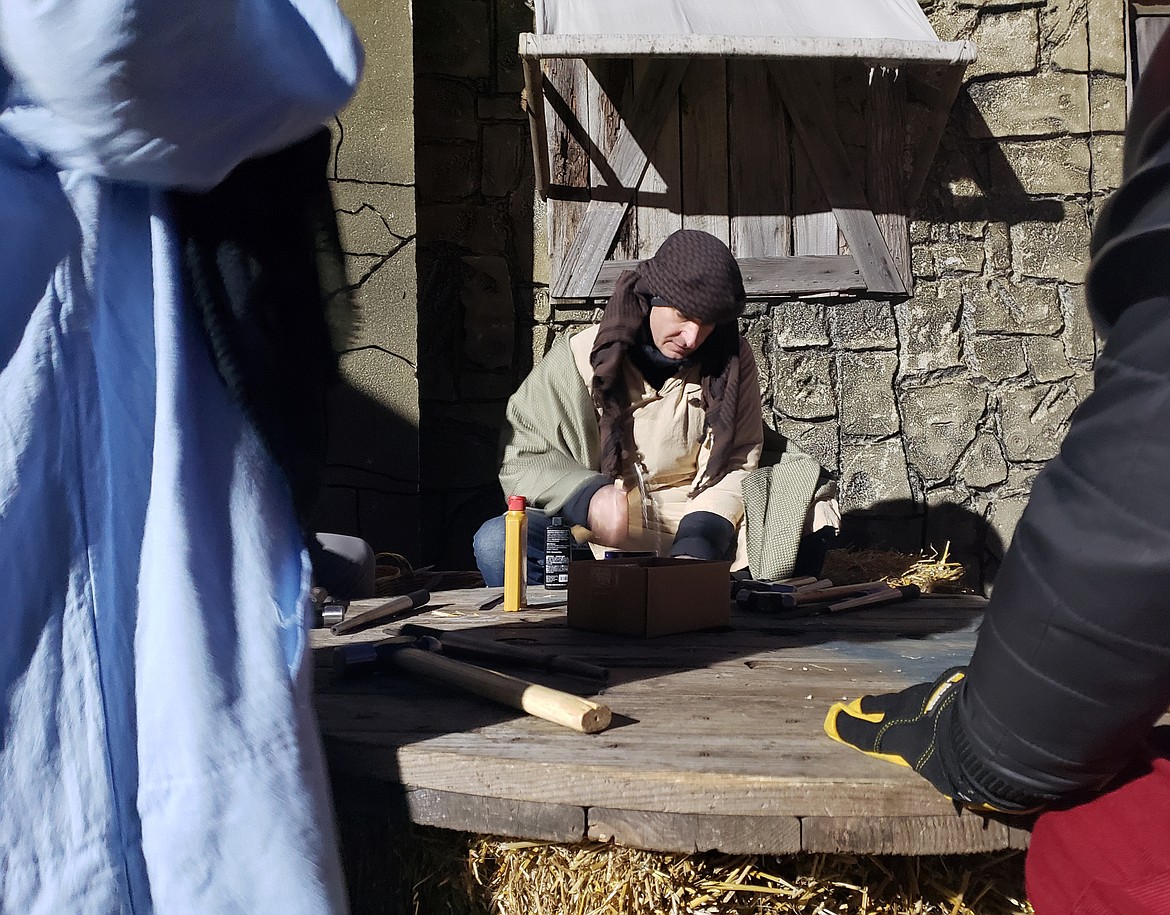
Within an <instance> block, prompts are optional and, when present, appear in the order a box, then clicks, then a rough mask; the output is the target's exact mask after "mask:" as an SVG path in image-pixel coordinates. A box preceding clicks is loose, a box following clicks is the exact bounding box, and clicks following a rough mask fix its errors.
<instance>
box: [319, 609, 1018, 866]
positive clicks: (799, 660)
mask: <svg viewBox="0 0 1170 915" xmlns="http://www.w3.org/2000/svg"><path fill="white" fill-rule="evenodd" d="M498 593H499V590H498V589H476V590H468V591H450V592H439V593H437V594H435V595H434V597H433V600H432V602H431V604H430V605H429V606H428V607H426V608H424V609H423V610H422V611H416V613H415V615H413V616H411V617H410V619H411V621H413V622H418V623H423V624H425V625H428V626H434V627H442V628H459V629H465V630H467V631H469V632H474V633H475V634H476V635H480V636H486V637H490V638H493V639H502V640H507V641H511V642H514V643H516V644H525V645H532V646H536V647H540V648H544V649H549V650H553V651H556V652H558V653H563V654H572V655H574V656H577V657H580V658H581V659H583V660H588V661H592V662H594V663H597V664H601V665H603V666H605V667H608V668H609V669H610V671H611V676H610V680H609V683H608V684H607V685H605V687H604V688H603V689H602V690H601V691H600V692H599V693H596V692H595V690H596V686H595V685H594V684H593V683H592V682H591V681H588V680H578V679H576V678H573V677H567V676H549V675H542V674H540V673H535V672H532V671H521V670H517V669H510V668H503V667H501V668H500V669H507V670H509V671H510V672H513V673H517V674H518V675H520V676H525V677H528V678H529V679H533V680H538V681H539V682H543V683H545V684H547V685H549V686H554V687H557V688H560V689H564V690H568V691H571V692H577V693H578V694H581V695H591V694H596V695H599V696H600V701H602V702H604V703H605V704H607V705H608V706H609V707H610V708H612V709H613V711H614V713H615V720H614V725H613V726H612V727H611V728H610V729H608V730H606V731H604V732H602V733H600V734H596V735H592V736H587V735H583V734H578V733H575V732H573V731H570V730H567V729H565V728H562V727H559V726H557V725H554V724H549V723H547V722H544V721H541V720H538V719H535V718H531V717H527V716H525V715H523V714H521V713H519V712H514V711H512V710H510V709H508V708H505V707H501V706H498V705H494V704H492V703H490V702H488V701H487V700H484V699H479V698H477V697H474V696H470V695H467V694H464V693H461V692H458V691H456V690H453V689H451V688H448V687H444V686H441V685H436V684H433V683H430V682H428V681H424V680H421V679H415V678H413V677H411V676H410V675H405V674H397V673H386V674H379V675H376V676H374V677H371V678H368V679H363V680H359V681H346V682H334V679H333V677H332V673H331V671H330V669H329V667H328V665H329V663H330V656H331V646H333V645H336V644H338V643H340V642H348V641H375V640H377V639H380V638H384V637H385V636H386V634H387V633H388V632H389V633H393V632H394V631H396V629H397V626H396V625H390V626H387V627H378V628H376V629H374V630H372V631H367V632H364V633H361V634H356V635H352V636H347V637H343V638H337V637H333V636H331V635H330V634H329V633H328V631H327V630H321V631H317V632H314V634H313V635H314V638H313V646H314V649H315V650H316V652H317V658H318V660H319V661H320V664H319V666H318V682H317V708H318V712H319V716H320V721H321V727H322V730H323V732H324V737H325V745H326V751H327V754H328V757H329V761H330V766H331V769H332V771H333V775H334V779H335V780H342V781H346V780H351V779H371V778H372V779H376V780H378V781H380V782H382V783H384V784H385V785H387V786H390V788H391V789H393V790H396V791H397V797H398V799H399V801H400V803H401V807H402V810H403V812H404V813H405V815H407V816H409V818H410V819H411V820H413V821H414V822H417V823H421V824H426V825H433V826H441V827H446V828H450V829H457V830H466V831H471V832H477V833H485V834H497V835H506V836H518V837H523V838H530V839H546V840H553V841H561V842H574V841H580V840H582V839H586V838H588V839H597V840H614V841H617V842H621V843H625V844H628V845H633V846H638V847H641V848H647V849H655V850H662V851H683V852H692V851H696V850H707V849H717V850H720V851H725V852H730V853H776V854H780V853H788V852H798V851H807V852H856V853H869V854H880V853H892V854H949V853H961V852H978V851H992V850H996V849H1001V848H1009V847H1023V846H1024V845H1025V844H1026V841H1027V834H1026V833H1024V832H1022V831H1019V830H1015V829H1009V828H1008V827H1006V826H1004V825H1002V824H1000V823H995V822H986V821H984V820H983V819H982V818H981V817H978V816H974V815H971V814H969V813H964V814H963V815H961V816H960V815H958V814H956V812H955V810H954V807H953V805H952V804H950V803H949V802H948V801H946V800H944V799H943V798H942V797H940V796H939V795H938V794H937V793H935V791H934V790H933V789H932V788H930V786H929V785H927V783H926V782H925V781H923V780H921V779H920V778H919V777H918V776H917V775H915V774H914V773H913V772H911V771H909V770H906V769H901V768H898V767H895V766H891V765H887V764H884V763H881V762H878V761H875V760H872V759H869V758H867V757H865V756H862V755H861V754H859V753H855V752H852V751H850V750H849V749H847V748H845V747H842V746H840V745H839V744H836V743H834V742H832V741H831V740H829V739H828V738H827V737H826V736H825V735H824V733H823V732H822V729H821V724H822V721H823V719H824V716H825V712H826V710H827V709H828V707H829V705H830V704H831V703H832V702H833V701H835V700H838V699H841V698H846V697H847V698H853V697H855V696H858V695H861V694H863V693H865V692H880V691H889V690H896V689H900V688H902V687H904V686H908V685H910V684H912V683H917V682H920V681H923V680H929V679H932V678H933V677H934V676H935V675H936V674H938V673H939V672H940V671H942V670H943V669H945V668H946V667H949V666H951V665H953V664H962V663H965V662H966V661H967V659H968V658H969V657H970V653H971V650H972V648H973V646H974V638H975V630H976V627H977V626H978V623H979V619H980V616H981V612H982V607H983V604H984V602H983V600H982V599H981V598H978V597H950V598H937V597H924V598H922V599H920V600H918V601H915V602H911V603H907V604H901V605H895V606H892V607H886V608H872V609H868V610H862V611H855V612H853V613H848V614H837V615H833V616H828V617H808V618H804V619H799V620H790V621H777V620H775V619H774V618H770V617H767V616H762V615H755V614H745V613H736V612H734V611H733V616H732V628H731V629H728V630H724V631H714V632H703V633H694V634H689V635H683V636H672V637H667V638H661V639H654V640H638V639H630V638H624V637H616V636H603V635H595V634H590V633H584V632H577V631H573V630H570V629H567V628H566V626H565V615H564V606H563V604H562V605H561V606H560V607H558V608H551V609H530V610H526V611H522V612H520V613H515V614H504V613H503V612H501V611H500V610H498V609H495V610H482V609H479V607H480V606H481V605H482V604H483V603H484V602H485V601H487V600H489V599H490V598H491V597H493V596H495V595H497V594H498ZM558 597H559V599H561V600H563V599H564V592H559V593H558V592H546V591H543V590H539V589H534V590H533V591H532V592H531V593H530V599H531V601H532V602H541V601H552V600H557V599H558ZM377 603H378V601H365V602H360V603H357V604H355V605H354V606H353V608H352V609H351V612H353V611H355V610H360V609H362V608H366V607H370V606H376V605H377ZM403 621H404V620H400V621H398V622H403ZM394 786H401V787H400V788H395V787H394Z"/></svg>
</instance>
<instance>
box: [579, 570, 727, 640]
mask: <svg viewBox="0 0 1170 915" xmlns="http://www.w3.org/2000/svg"><path fill="white" fill-rule="evenodd" d="M730 577H731V563H729V562H706V561H701V560H697V559H662V558H653V559H600V560H597V561H594V562H588V561H586V562H571V563H569V610H568V617H567V621H568V625H569V626H570V627H571V628H573V629H586V630H589V631H590V632H613V633H617V634H619V635H638V636H648V637H649V636H657V635H672V634H673V633H676V632H691V631H693V630H695V629H710V628H712V627H714V626H726V625H728V624H729V623H730V620H731V597H730Z"/></svg>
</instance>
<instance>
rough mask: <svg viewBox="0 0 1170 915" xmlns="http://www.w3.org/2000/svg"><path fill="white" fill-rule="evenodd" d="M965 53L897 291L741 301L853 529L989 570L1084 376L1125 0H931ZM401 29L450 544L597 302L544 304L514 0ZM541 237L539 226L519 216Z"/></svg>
mask: <svg viewBox="0 0 1170 915" xmlns="http://www.w3.org/2000/svg"><path fill="white" fill-rule="evenodd" d="M923 5H924V8H925V9H926V11H927V14H928V16H929V17H930V19H931V21H932V22H933V24H934V27H935V29H936V31H937V32H938V34H939V37H940V38H942V39H944V40H949V39H954V38H971V39H973V40H974V41H975V42H976V44H977V45H978V48H979V60H978V62H976V63H975V64H974V65H973V66H972V67H970V68H969V70H968V72H967V81H966V84H965V86H964V88H963V90H962V91H961V93H960V95H959V99H958V101H957V102H956V105H955V108H954V110H953V111H952V113H951V117H950V121H949V124H948V128H947V131H946V134H945V136H944V138H943V141H942V145H941V148H940V150H939V152H938V154H937V156H936V159H935V163H934V166H933V168H932V171H931V174H930V175H929V177H928V179H927V181H926V185H925V190H924V192H923V195H922V199H921V200H920V201H919V202H918V205H917V209H916V212H915V213H913V214H912V216H913V217H914V218H913V222H912V226H911V243H912V255H913V270H914V273H915V290H914V295H913V296H912V297H911V298H909V299H903V300H899V301H874V300H864V299H857V300H851V299H844V298H839V297H838V298H823V299H810V300H807V301H787V302H777V301H768V302H755V303H752V305H751V306H750V307H749V311H748V314H747V315H746V316H745V319H744V322H743V329H744V331H745V333H746V334H747V335H748V337H749V339H750V340H751V341H752V344H753V346H754V347H755V350H756V353H757V358H758V361H759V364H760V369H761V384H762V386H763V390H764V398H765V406H766V409H767V411H768V414H769V415H770V416H771V418H772V419H773V421H774V424H775V425H776V426H777V427H778V428H779V429H780V430H781V431H783V432H785V433H786V434H788V435H789V436H791V438H792V439H793V440H794V441H796V442H797V443H798V444H799V445H800V446H801V447H802V448H804V449H805V450H807V451H809V452H811V453H812V454H814V455H816V456H817V457H818V458H819V459H820V460H821V461H822V462H823V463H824V465H825V466H826V467H827V468H829V469H830V470H832V471H834V472H835V473H837V474H838V476H839V478H840V481H841V488H842V501H843V508H844V509H845V511H846V531H847V533H848V534H849V535H850V538H851V540H852V542H854V543H857V544H858V545H885V546H889V547H895V548H900V549H906V550H917V549H922V548H929V547H931V546H933V547H935V548H938V549H941V548H942V547H943V545H944V543H946V542H948V541H949V542H950V543H951V545H952V551H957V552H958V554H959V556H960V558H962V559H963V561H964V562H965V563H967V565H968V567H969V568H970V569H971V570H972V580H981V579H990V577H991V576H992V575H993V573H994V568H995V565H996V557H997V556H998V555H1000V554H1001V553H1002V550H1003V548H1004V546H1005V545H1006V544H1007V543H1008V542H1009V541H1010V538H1011V535H1012V532H1013V530H1014V527H1015V523H1016V521H1017V520H1018V518H1019V515H1020V513H1021V511H1022V510H1023V507H1024V505H1025V503H1026V501H1027V496H1028V493H1029V491H1030V488H1031V484H1032V480H1033V479H1034V477H1035V475H1036V473H1037V472H1038V470H1039V469H1040V468H1041V467H1042V466H1043V464H1044V462H1045V461H1046V460H1047V459H1048V458H1050V457H1052V455H1053V454H1054V453H1055V451H1056V449H1057V447H1058V445H1059V442H1060V440H1061V438H1062V436H1063V435H1064V432H1065V430H1066V428H1067V423H1068V420H1069V417H1070V415H1071V414H1072V411H1073V409H1074V408H1075V407H1076V405H1077V404H1078V403H1080V402H1081V400H1083V399H1084V397H1085V395H1086V394H1087V393H1088V391H1089V390H1090V387H1091V372H1092V366H1093V360H1094V355H1095V352H1096V341H1095V339H1094V336H1093V332H1092V328H1091V326H1090V323H1089V320H1088V317H1087V314H1086V311H1085V306H1084V287H1083V274H1084V268H1085V262H1086V258H1087V253H1088V241H1089V228H1090V225H1091V221H1092V219H1093V216H1094V213H1095V211H1096V209H1097V207H1098V206H1099V205H1100V203H1101V201H1102V200H1103V199H1104V197H1105V196H1106V195H1107V193H1108V192H1109V191H1110V190H1111V189H1113V188H1114V187H1115V186H1116V185H1117V183H1118V180H1119V176H1120V159H1121V134H1122V130H1123V127H1124V119H1125V111H1126V96H1125V40H1124V30H1123V29H1124V27H1123V23H1124V14H1123V8H1122V4H1121V2H1120V0H1050V2H1041V0H1010V2H1008V0H938V2H925V3H924V4H923ZM417 12H418V21H417V22H416V28H415V35H416V38H415V58H416V64H415V69H416V82H415V87H416V132H417V171H418V183H419V187H418V223H419V277H420V280H419V282H420V298H419V330H420V341H421V343H420V354H419V360H420V362H419V375H420V382H419V385H420V387H419V390H420V399H421V421H422V432H421V435H422V440H421V449H422V455H423V457H422V485H423V491H424V494H425V496H424V497H425V499H426V504H427V511H426V513H425V517H424V554H425V555H427V556H428V559H429V560H430V561H439V562H441V563H445V564H448V565H453V566H463V565H466V563H467V561H469V556H470V554H469V552H468V550H467V546H468V543H469V540H470V534H471V532H472V531H474V529H475V526H476V525H477V524H478V523H479V522H480V521H481V520H482V519H483V518H486V517H488V516H489V515H490V514H493V513H495V512H496V511H499V510H500V508H501V507H502V503H501V501H500V499H501V494H500V493H499V491H498V487H497V485H496V483H495V447H496V440H497V434H498V427H499V422H500V419H501V417H502V411H503V406H504V403H505V402H506V399H507V396H508V394H509V393H510V391H511V390H512V389H513V388H514V386H515V384H516V383H518V381H519V379H520V378H522V377H523V375H524V373H525V372H526V371H527V369H528V368H529V367H530V365H531V360H532V358H533V357H535V358H537V359H538V358H540V356H541V355H542V354H543V352H544V351H545V350H546V348H547V346H548V344H549V343H550V342H551V340H552V339H553V338H554V337H555V336H556V335H558V334H561V333H565V332H567V331H569V330H571V329H574V328H576V327H578V326H580V325H581V324H582V323H584V322H587V321H589V320H591V319H592V316H593V312H592V309H591V308H582V307H581V306H576V307H557V308H555V309H553V308H551V307H550V305H549V301H548V297H547V294H546V288H545V284H546V283H547V279H548V268H547V253H546V244H545V234H544V232H545V230H544V226H543V218H542V214H541V212H540V210H539V208H536V210H535V211H534V208H533V194H532V182H531V173H532V166H531V161H530V157H529V153H528V149H527V134H526V127H525V124H524V121H523V119H522V114H521V112H520V108H519V92H520V88H521V86H522V80H521V75H520V71H519V67H518V63H517V60H516V55H515V46H516V35H517V34H518V33H519V32H521V31H524V30H527V29H529V28H531V11H530V10H529V9H527V7H526V6H525V5H524V4H523V3H522V2H520V0H434V2H432V3H429V4H427V5H426V8H425V9H421V8H420V9H419V10H418V11H417ZM534 238H535V239H536V242H535V243H534V242H533V239H534Z"/></svg>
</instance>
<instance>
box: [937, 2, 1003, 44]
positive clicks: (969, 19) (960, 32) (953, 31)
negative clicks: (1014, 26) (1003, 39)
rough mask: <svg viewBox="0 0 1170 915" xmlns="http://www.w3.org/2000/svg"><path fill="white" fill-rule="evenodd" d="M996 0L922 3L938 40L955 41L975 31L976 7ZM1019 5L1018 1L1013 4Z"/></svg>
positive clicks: (967, 36) (987, 4)
mask: <svg viewBox="0 0 1170 915" xmlns="http://www.w3.org/2000/svg"><path fill="white" fill-rule="evenodd" d="M996 2H998V0H990V3H989V2H988V0H979V2H975V0H971V2H966V3H959V4H955V3H938V2H933V3H926V4H923V5H924V6H925V7H926V9H925V12H926V15H927V18H929V19H930V24H931V26H933V27H934V33H935V34H936V35H938V37H939V40H940V41H955V40H956V39H959V38H970V37H971V34H972V33H973V32H974V31H975V24H976V22H978V9H979V8H980V7H983V6H989V5H991V4H993V3H996ZM1014 5H1015V6H1019V5H1020V4H1019V3H1016V4H1014Z"/></svg>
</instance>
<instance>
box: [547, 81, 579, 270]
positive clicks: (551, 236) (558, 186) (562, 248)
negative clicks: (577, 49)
mask: <svg viewBox="0 0 1170 915" xmlns="http://www.w3.org/2000/svg"><path fill="white" fill-rule="evenodd" d="M545 66H546V68H547V73H546V74H545V93H544V96H545V122H546V124H547V125H550V126H549V144H550V149H551V150H552V159H551V161H550V163H549V168H550V177H549V184H550V193H552V194H553V196H552V197H551V198H550V199H549V202H548V253H549V259H550V265H551V267H550V269H551V270H552V274H553V276H556V274H557V271H558V270H559V269H560V265H561V264H562V263H563V262H564V259H565V255H566V252H567V251H568V250H569V246H570V245H571V244H572V242H573V239H574V238H575V237H576V235H577V228H578V226H580V224H581V220H582V219H583V218H584V216H585V209H586V206H587V202H588V196H587V195H588V187H589V158H588V155H587V154H586V151H585V146H584V144H583V142H582V141H583V140H586V139H587V138H588V124H581V123H580V121H579V120H578V114H577V113H578V112H581V111H585V110H587V109H586V108H585V106H584V102H585V98H586V94H587V92H588V88H587V86H588V71H587V70H586V68H585V63H584V61H580V60H550V61H549V62H548V63H547V64H546V65H545ZM574 191H575V192H576V193H575V194H574V193H573V192H574Z"/></svg>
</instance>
